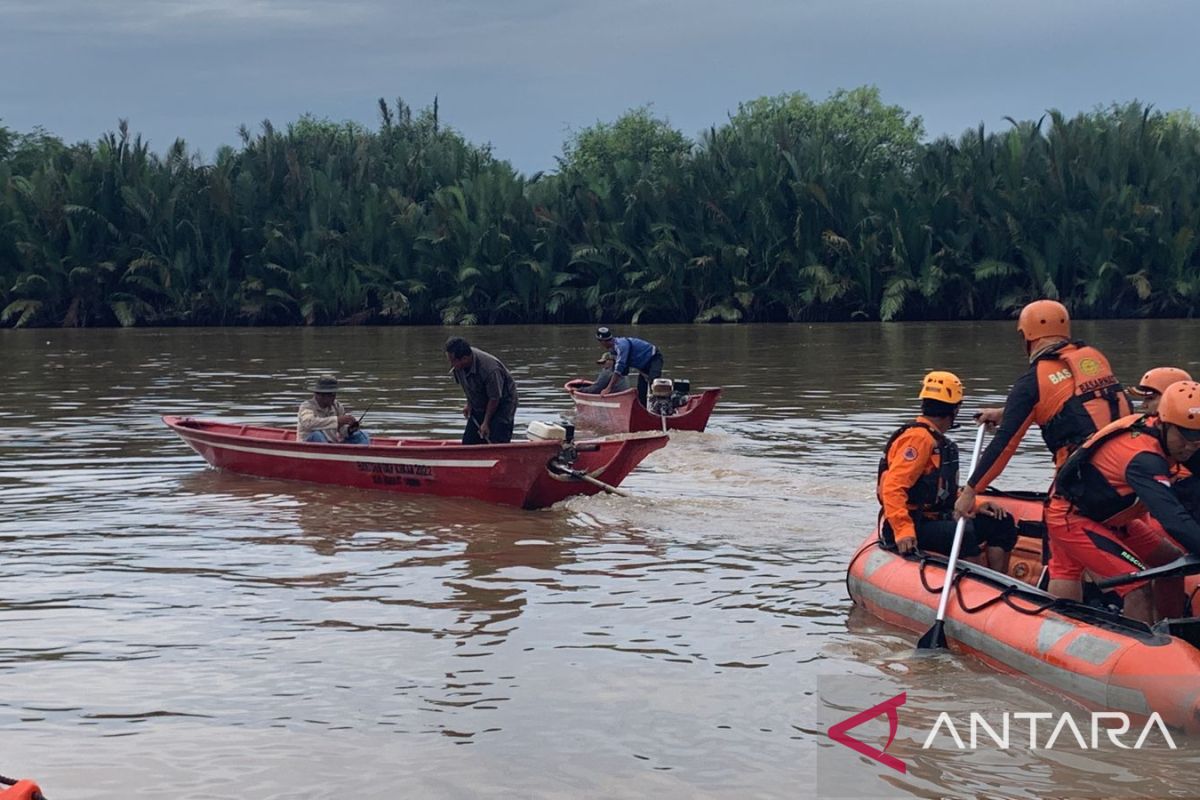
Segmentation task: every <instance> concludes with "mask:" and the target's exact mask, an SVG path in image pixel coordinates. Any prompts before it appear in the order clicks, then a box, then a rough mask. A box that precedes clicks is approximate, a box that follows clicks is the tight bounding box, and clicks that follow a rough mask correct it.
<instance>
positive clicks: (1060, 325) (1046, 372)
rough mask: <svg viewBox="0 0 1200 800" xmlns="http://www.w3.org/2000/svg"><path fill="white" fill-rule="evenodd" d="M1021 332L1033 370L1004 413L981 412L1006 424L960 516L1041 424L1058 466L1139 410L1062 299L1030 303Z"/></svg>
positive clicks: (962, 500)
mask: <svg viewBox="0 0 1200 800" xmlns="http://www.w3.org/2000/svg"><path fill="white" fill-rule="evenodd" d="M1017 331H1018V332H1019V333H1020V334H1021V340H1022V341H1023V342H1024V344H1025V353H1026V354H1027V355H1028V356H1029V369H1027V370H1026V371H1025V373H1024V374H1023V375H1021V377H1019V378H1017V380H1016V382H1015V383H1013V385H1012V389H1011V390H1009V393H1008V399H1007V400H1006V401H1005V403H1004V411H1003V413H1002V414H1001V415H1000V416H999V418H997V417H996V414H995V410H994V409H989V410H987V411H985V412H983V413H982V414H981V415H980V421H981V422H988V423H992V422H998V423H999V428H998V429H997V431H996V435H995V437H994V438H993V439H992V441H991V443H990V444H989V445H988V446H987V448H986V449H985V450H984V451H983V455H982V456H980V458H979V464H978V465H977V466H976V467H975V471H974V472H973V473H972V474H971V476H970V477H969V478H968V479H967V485H966V487H965V488H964V489H963V491H962V494H960V495H959V496H958V502H957V503H955V506H954V513H955V514H956V515H959V516H966V517H971V516H973V515H974V509H975V496H976V494H977V493H979V492H982V491H983V490H984V489H986V488H987V487H988V486H989V485H991V483H992V481H993V480H995V479H996V477H997V476H998V475H999V474H1000V473H1001V472H1002V471H1003V470H1004V468H1005V467H1006V466H1007V465H1008V461H1009V459H1011V458H1012V456H1013V453H1014V452H1016V449H1017V445H1019V444H1020V443H1021V439H1022V438H1023V437H1024V436H1025V432H1026V431H1027V430H1029V426H1030V425H1032V424H1033V423H1035V422H1036V423H1037V425H1038V427H1039V428H1041V430H1042V439H1043V440H1044V441H1045V443H1046V447H1047V448H1048V449H1049V450H1050V454H1051V455H1052V456H1053V457H1054V465H1055V467H1058V466H1060V465H1061V464H1062V463H1063V462H1064V461H1065V460H1066V458H1067V456H1068V455H1070V454H1071V452H1072V451H1073V450H1074V449H1075V448H1076V447H1078V446H1079V445H1080V443H1082V442H1083V440H1084V439H1086V438H1087V437H1089V436H1091V435H1092V434H1093V433H1095V432H1096V431H1097V430H1099V429H1100V428H1103V427H1104V426H1105V425H1107V424H1108V423H1110V422H1112V421H1113V420H1116V419H1120V418H1121V417H1124V416H1126V415H1128V414H1129V413H1130V412H1131V409H1130V406H1129V400H1128V398H1126V396H1125V392H1124V390H1123V389H1122V387H1121V382H1120V381H1118V380H1117V378H1116V376H1115V375H1113V371H1112V367H1110V366H1109V363H1108V359H1107V358H1105V357H1104V354H1103V353H1101V352H1100V351H1099V350H1097V349H1096V348H1094V347H1091V346H1090V345H1087V344H1084V343H1083V342H1080V341H1072V340H1071V318H1070V315H1068V314H1067V309H1066V307H1065V306H1064V305H1063V304H1062V303H1059V302H1056V301H1054V300H1037V301H1035V302H1033V303H1030V304H1029V305H1027V306H1025V308H1023V309H1021V316H1020V317H1019V318H1018V320H1017Z"/></svg>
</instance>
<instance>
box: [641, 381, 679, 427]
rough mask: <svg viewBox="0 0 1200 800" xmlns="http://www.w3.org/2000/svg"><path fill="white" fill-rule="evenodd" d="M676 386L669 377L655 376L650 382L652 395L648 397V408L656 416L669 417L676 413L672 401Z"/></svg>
mask: <svg viewBox="0 0 1200 800" xmlns="http://www.w3.org/2000/svg"><path fill="white" fill-rule="evenodd" d="M674 391H675V387H674V385H673V384H672V383H671V381H670V379H668V378H655V379H654V382H653V383H651V384H650V396H649V397H648V398H646V408H647V409H648V410H649V411H650V413H651V414H654V415H655V416H656V417H669V416H671V415H672V414H674V413H675V406H674V405H673V404H672V403H671V395H672V394H673V393H674Z"/></svg>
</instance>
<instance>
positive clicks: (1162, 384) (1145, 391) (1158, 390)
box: [1129, 367, 1192, 397]
mask: <svg viewBox="0 0 1200 800" xmlns="http://www.w3.org/2000/svg"><path fill="white" fill-rule="evenodd" d="M1191 379H1192V376H1191V375H1189V374H1188V373H1187V372H1186V371H1184V370H1182V369H1179V368H1178V367H1155V368H1154V369H1152V370H1149V371H1147V372H1146V374H1145V375H1143V376H1142V379H1141V380H1140V381H1138V385H1137V386H1131V387H1130V388H1129V393H1130V394H1134V395H1137V396H1138V397H1148V396H1150V395H1154V394H1162V393H1163V391H1165V390H1166V388H1167V387H1168V386H1170V385H1171V384H1172V383H1177V382H1179V381H1190V380H1191Z"/></svg>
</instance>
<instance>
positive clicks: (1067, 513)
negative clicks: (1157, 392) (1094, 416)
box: [1046, 381, 1200, 622]
mask: <svg viewBox="0 0 1200 800" xmlns="http://www.w3.org/2000/svg"><path fill="white" fill-rule="evenodd" d="M1161 395H1162V396H1161V398H1160V399H1159V405H1158V410H1157V413H1156V414H1131V415H1129V416H1126V417H1124V418H1122V419H1119V420H1117V421H1116V422H1114V423H1112V424H1111V425H1107V426H1105V427H1104V428H1102V429H1101V430H1100V431H1099V432H1097V433H1096V434H1095V435H1093V436H1092V437H1091V438H1089V439H1088V440H1087V441H1086V442H1084V444H1083V445H1082V446H1081V447H1080V448H1079V449H1078V450H1077V451H1076V452H1075V453H1073V454H1072V455H1071V457H1070V458H1068V459H1067V461H1066V463H1064V464H1063V465H1062V468H1061V469H1060V470H1059V473H1058V477H1057V478H1056V479H1055V482H1054V486H1053V487H1052V488H1051V498H1050V503H1049V505H1048V506H1047V507H1046V530H1047V535H1048V536H1049V538H1050V549H1051V551H1052V552H1053V553H1054V558H1052V559H1050V587H1049V588H1050V592H1051V593H1052V594H1055V595H1058V596H1059V597H1066V598H1069V599H1072V600H1079V599H1080V598H1081V597H1082V584H1081V583H1080V579H1081V577H1082V573H1083V570H1085V569H1086V570H1087V571H1088V572H1090V573H1091V574H1092V575H1093V576H1095V577H1096V578H1111V577H1116V576H1118V575H1128V574H1130V573H1132V572H1137V571H1139V570H1142V569H1145V565H1146V564H1147V563H1148V564H1151V565H1159V564H1163V563H1166V562H1167V561H1170V560H1171V559H1172V558H1173V557H1174V556H1175V555H1178V550H1177V549H1176V548H1175V547H1174V545H1172V544H1171V541H1172V540H1173V541H1174V542H1178V543H1179V545H1181V546H1182V547H1183V548H1184V549H1185V550H1186V551H1187V552H1190V553H1193V554H1196V555H1200V523H1197V522H1196V520H1195V518H1193V517H1192V515H1191V514H1190V513H1188V510H1187V509H1186V508H1185V507H1184V505H1183V503H1182V502H1180V500H1179V498H1178V496H1177V495H1176V492H1175V491H1174V487H1173V486H1172V483H1173V480H1174V474H1175V467H1176V466H1177V465H1179V464H1185V465H1187V466H1188V467H1189V468H1190V469H1193V470H1194V469H1195V468H1196V467H1197V466H1198V465H1197V464H1196V463H1195V462H1196V461H1200V458H1198V457H1197V453H1200V383H1195V382H1192V381H1180V382H1178V383H1173V384H1171V385H1170V386H1168V387H1167V388H1166V389H1165V390H1164V391H1163V392H1162V393H1161ZM1164 534H1165V535H1169V537H1170V539H1169V540H1168V539H1167V538H1166V536H1165V535H1164ZM1176 586H1178V584H1176ZM1114 591H1116V592H1117V593H1118V594H1120V595H1121V596H1122V597H1123V598H1124V600H1125V615H1126V616H1129V617H1133V618H1135V619H1140V620H1142V621H1144V622H1150V621H1151V620H1152V618H1153V615H1154V614H1153V611H1154V609H1153V606H1154V599H1153V595H1152V594H1151V590H1150V587H1149V586H1147V585H1146V584H1145V583H1140V584H1126V585H1124V586H1120V587H1117V588H1116V589H1115V590H1114ZM1179 594H1180V596H1179V597H1177V598H1172V599H1171V600H1172V602H1171V603H1170V606H1171V609H1170V610H1168V611H1165V612H1164V610H1163V605H1162V598H1161V597H1160V602H1159V611H1160V613H1166V614H1169V615H1173V616H1177V615H1178V613H1177V610H1178V609H1181V608H1182V605H1181V604H1182V599H1183V598H1182V592H1181V591H1179Z"/></svg>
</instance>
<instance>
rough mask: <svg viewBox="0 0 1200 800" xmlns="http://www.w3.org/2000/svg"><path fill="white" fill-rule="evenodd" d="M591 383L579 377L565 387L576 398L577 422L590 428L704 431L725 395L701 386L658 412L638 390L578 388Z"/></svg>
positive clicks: (715, 389) (620, 430)
mask: <svg viewBox="0 0 1200 800" xmlns="http://www.w3.org/2000/svg"><path fill="white" fill-rule="evenodd" d="M590 383H591V381H589V380H587V379H586V378H576V379H575V380H572V381H568V382H567V384H566V385H565V386H563V388H564V389H566V390H567V393H568V394H570V395H571V398H572V399H573V400H574V401H575V424H576V425H577V426H578V427H580V428H582V429H584V430H589V431H599V432H611V433H624V432H634V431H702V430H704V428H705V426H706V425H708V418H709V417H710V416H711V415H712V412H713V407H714V406H715V405H716V404H717V400H718V399H719V398H720V397H721V390H720V389H719V388H708V389H697V390H696V392H695V394H692V393H690V392H688V393H686V395H685V396H686V399H684V397H685V396H683V395H680V394H679V393H676V396H675V397H676V399H675V402H674V403H671V404H664V406H663V413H659V414H655V413H651V412H650V411H649V410H648V409H647V408H646V406H644V405H642V404H641V403H639V402H638V394H637V389H626V390H625V391H623V392H613V393H612V394H606V395H598V394H584V393H583V392H578V391H575V390H576V389H577V388H578V387H580V386H587V385H588V384H590ZM675 403H678V405H676V404H675Z"/></svg>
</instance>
